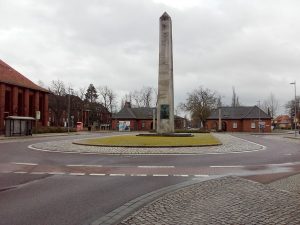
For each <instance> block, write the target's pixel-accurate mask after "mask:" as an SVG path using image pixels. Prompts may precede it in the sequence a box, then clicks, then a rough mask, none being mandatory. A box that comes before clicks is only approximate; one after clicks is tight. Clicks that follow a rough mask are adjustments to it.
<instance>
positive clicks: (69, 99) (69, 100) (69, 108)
mask: <svg viewBox="0 0 300 225" xmlns="http://www.w3.org/2000/svg"><path fill="white" fill-rule="evenodd" d="M71 91H73V89H72V88H70V87H69V98H68V134H70V111H71Z"/></svg>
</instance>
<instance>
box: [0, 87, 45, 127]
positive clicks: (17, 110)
mask: <svg viewBox="0 0 300 225" xmlns="http://www.w3.org/2000/svg"><path fill="white" fill-rule="evenodd" d="M36 111H40V112H41V119H40V120H39V124H40V125H43V126H47V125H48V119H49V118H48V117H49V116H48V93H46V92H41V91H37V90H31V89H28V88H24V87H19V86H14V85H8V84H5V83H0V133H3V132H4V119H5V118H6V117H7V116H26V117H28V116H30V117H35V112H36Z"/></svg>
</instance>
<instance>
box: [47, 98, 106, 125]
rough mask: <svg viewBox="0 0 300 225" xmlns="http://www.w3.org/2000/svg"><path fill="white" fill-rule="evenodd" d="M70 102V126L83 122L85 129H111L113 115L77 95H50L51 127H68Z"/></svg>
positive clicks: (101, 106) (102, 107) (97, 104)
mask: <svg viewBox="0 0 300 225" xmlns="http://www.w3.org/2000/svg"><path fill="white" fill-rule="evenodd" d="M69 101H70V126H71V127H74V126H76V123H77V122H82V123H83V126H84V127H88V126H94V127H95V128H101V129H110V127H111V113H110V112H109V111H108V109H107V108H105V107H104V106H103V105H102V104H100V103H93V104H91V103H87V102H85V101H83V100H81V99H80V98H79V97H78V96H75V95H64V96H59V95H54V94H52V93H51V94H50V95H49V119H50V125H51V126H67V122H68V104H69Z"/></svg>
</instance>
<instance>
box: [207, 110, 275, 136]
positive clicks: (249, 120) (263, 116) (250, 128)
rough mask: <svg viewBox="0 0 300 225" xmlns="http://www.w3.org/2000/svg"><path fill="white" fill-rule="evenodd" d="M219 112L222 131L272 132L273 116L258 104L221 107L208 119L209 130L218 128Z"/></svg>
mask: <svg viewBox="0 0 300 225" xmlns="http://www.w3.org/2000/svg"><path fill="white" fill-rule="evenodd" d="M219 114H220V117H221V130H222V131H229V132H259V131H260V132H271V119H272V118H271V116H269V115H268V114H267V113H265V112H264V111H263V110H261V109H260V108H258V107H257V106H238V107H219V108H218V109H216V110H214V111H213V112H212V113H211V115H210V117H208V119H207V128H208V129H209V130H218V128H219ZM259 121H260V122H259ZM259 125H260V129H259Z"/></svg>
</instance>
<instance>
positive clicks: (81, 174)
mask: <svg viewBox="0 0 300 225" xmlns="http://www.w3.org/2000/svg"><path fill="white" fill-rule="evenodd" d="M69 175H71V176H84V175H85V173H69Z"/></svg>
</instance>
